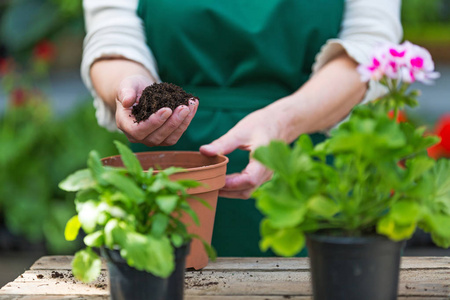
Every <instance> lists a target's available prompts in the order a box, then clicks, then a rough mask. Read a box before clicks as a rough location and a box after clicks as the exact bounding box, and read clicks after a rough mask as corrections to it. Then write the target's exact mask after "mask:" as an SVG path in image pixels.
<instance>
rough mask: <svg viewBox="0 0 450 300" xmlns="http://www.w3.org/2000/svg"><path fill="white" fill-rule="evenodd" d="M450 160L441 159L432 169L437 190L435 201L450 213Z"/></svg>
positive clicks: (446, 212)
mask: <svg viewBox="0 0 450 300" xmlns="http://www.w3.org/2000/svg"><path fill="white" fill-rule="evenodd" d="M449 174H450V160H448V159H440V160H438V161H437V163H436V165H435V166H434V168H433V170H432V181H433V186H434V190H435V194H434V201H435V203H439V204H440V205H441V207H442V209H443V211H444V212H445V214H447V215H450V176H449ZM449 231H450V230H449Z"/></svg>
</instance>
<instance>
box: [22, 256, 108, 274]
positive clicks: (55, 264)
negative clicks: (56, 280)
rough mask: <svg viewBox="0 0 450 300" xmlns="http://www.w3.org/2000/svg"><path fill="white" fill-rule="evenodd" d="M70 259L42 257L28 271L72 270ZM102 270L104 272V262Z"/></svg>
mask: <svg viewBox="0 0 450 300" xmlns="http://www.w3.org/2000/svg"><path fill="white" fill-rule="evenodd" d="M72 259H73V256H70V255H55V256H43V257H41V258H39V259H38V260H37V261H36V262H35V263H34V264H33V265H32V266H31V267H30V270H55V271H58V270H70V269H72ZM102 270H106V263H105V262H104V261H103V262H102Z"/></svg>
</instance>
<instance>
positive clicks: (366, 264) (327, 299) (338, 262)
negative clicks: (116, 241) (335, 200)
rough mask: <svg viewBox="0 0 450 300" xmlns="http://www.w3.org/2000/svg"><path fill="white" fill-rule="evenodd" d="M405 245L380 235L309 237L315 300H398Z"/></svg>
mask: <svg viewBox="0 0 450 300" xmlns="http://www.w3.org/2000/svg"><path fill="white" fill-rule="evenodd" d="M403 245H404V242H394V241H391V240H389V239H388V238H386V237H384V236H378V235H373V236H366V237H336V236H327V235H320V234H312V235H309V236H307V247H308V252H309V258H310V268H311V276H312V285H313V293H314V299H315V300H341V299H342V300H359V299H361V300H391V299H397V290H398V277H399V270H400V254H401V250H402V247H403Z"/></svg>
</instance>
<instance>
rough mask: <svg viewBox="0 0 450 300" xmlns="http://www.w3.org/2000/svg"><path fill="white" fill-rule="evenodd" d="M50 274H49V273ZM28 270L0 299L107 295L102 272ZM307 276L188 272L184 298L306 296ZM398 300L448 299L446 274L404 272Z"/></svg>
mask: <svg viewBox="0 0 450 300" xmlns="http://www.w3.org/2000/svg"><path fill="white" fill-rule="evenodd" d="M52 272H53V273H52ZM54 274H55V271H49V270H30V271H27V272H25V273H24V274H23V275H22V277H20V276H19V277H18V278H17V279H16V280H15V281H14V282H12V283H9V284H7V285H6V286H5V287H4V288H2V289H1V290H0V295H49V296H50V295H66V296H69V295H72V296H76V295H80V296H87V295H97V296H103V295H108V287H107V284H108V280H107V277H106V272H105V271H103V272H102V275H101V277H100V278H99V279H98V280H97V281H95V282H93V283H91V284H83V283H81V282H79V281H77V280H75V279H74V278H73V277H71V273H70V271H58V274H62V277H57V278H53V277H54ZM311 293H312V291H311V286H310V275H309V272H300V271H298V272H292V271H275V272H274V271H270V272H268V271H260V272H253V271H248V272H247V271H234V272H229V271H225V272H222V271H192V272H187V273H186V295H188V296H213V295H214V296H231V295H234V296H242V295H247V296H274V297H275V296H280V295H284V296H310V295H311ZM399 294H400V295H401V296H410V297H413V296H416V297H419V296H422V297H448V296H450V272H448V270H404V271H402V272H401V275H400V284H399Z"/></svg>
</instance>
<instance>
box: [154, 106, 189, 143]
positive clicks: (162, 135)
mask: <svg viewBox="0 0 450 300" xmlns="http://www.w3.org/2000/svg"><path fill="white" fill-rule="evenodd" d="M188 114H189V108H188V107H187V106H186V105H180V106H178V107H177V108H176V109H175V111H174V112H173V114H172V115H171V116H170V118H169V119H167V121H166V122H165V123H164V124H163V125H162V126H161V127H159V128H158V129H156V130H155V131H154V132H152V133H151V134H149V135H148V136H147V137H146V138H145V141H146V142H147V143H148V144H151V145H153V146H156V145H160V144H161V143H162V142H163V141H164V140H165V139H166V138H167V137H168V136H170V135H171V134H172V133H173V132H174V131H175V130H176V129H177V128H178V127H180V125H181V124H182V123H183V121H184V119H185V118H186V117H187V115H188Z"/></svg>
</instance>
